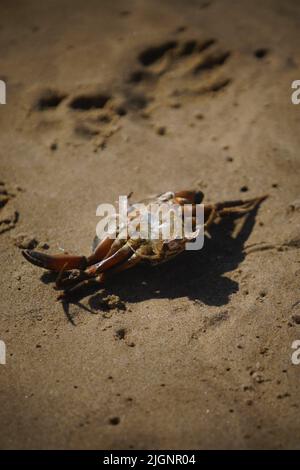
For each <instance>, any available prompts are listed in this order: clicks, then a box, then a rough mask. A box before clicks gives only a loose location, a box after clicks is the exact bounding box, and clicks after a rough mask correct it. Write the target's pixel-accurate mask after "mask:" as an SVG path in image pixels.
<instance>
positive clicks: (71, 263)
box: [22, 250, 87, 272]
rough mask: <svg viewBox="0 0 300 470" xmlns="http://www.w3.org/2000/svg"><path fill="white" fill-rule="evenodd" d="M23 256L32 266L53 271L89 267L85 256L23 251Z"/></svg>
mask: <svg viewBox="0 0 300 470" xmlns="http://www.w3.org/2000/svg"><path fill="white" fill-rule="evenodd" d="M22 255H23V256H24V258H25V259H26V260H27V261H29V262H30V263H31V264H34V265H35V266H39V267H40V268H44V269H50V270H51V271H58V272H59V271H62V270H64V271H68V270H70V269H81V270H83V269H85V268H86V267H87V260H86V258H85V257H84V256H74V255H66V254H59V255H46V254H45V253H40V252H39V251H33V250H23V251H22Z"/></svg>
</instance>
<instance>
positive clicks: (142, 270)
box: [42, 209, 257, 314]
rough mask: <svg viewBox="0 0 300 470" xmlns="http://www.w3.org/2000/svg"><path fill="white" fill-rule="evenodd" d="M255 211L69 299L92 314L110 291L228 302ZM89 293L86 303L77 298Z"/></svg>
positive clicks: (141, 297) (130, 297) (133, 297)
mask: <svg viewBox="0 0 300 470" xmlns="http://www.w3.org/2000/svg"><path fill="white" fill-rule="evenodd" d="M256 213H257V209H255V210H253V211H252V212H250V213H249V214H247V215H246V216H244V217H243V218H241V217H228V218H226V219H222V220H221V221H220V222H219V223H218V224H215V225H214V226H213V227H212V228H211V230H210V235H211V238H208V237H205V241H204V246H203V248H202V249H201V250H199V251H186V252H184V253H182V254H181V255H179V256H177V257H176V258H174V259H173V260H171V261H169V262H168V263H165V264H162V265H159V266H155V267H149V266H145V265H140V266H137V267H135V268H134V269H132V270H128V271H124V272H123V273H122V274H119V275H118V276H116V277H115V278H113V279H111V281H110V282H109V284H107V285H106V286H105V288H103V287H101V288H99V287H96V286H91V288H88V289H85V290H83V291H82V292H81V294H80V296H79V297H76V298H74V299H72V300H70V301H69V302H68V304H70V303H73V304H76V305H79V306H80V307H82V308H83V309H84V310H86V311H89V312H90V313H97V312H100V311H101V312H103V298H104V297H106V296H107V295H110V294H113V295H117V296H118V297H119V298H120V301H121V302H124V303H125V302H129V303H137V302H141V301H145V300H149V299H164V298H167V299H176V298H180V297H187V298H188V299H190V300H193V301H199V302H201V303H204V304H206V305H210V306H223V305H226V304H227V303H228V302H229V300H230V296H231V295H232V294H234V293H236V292H237V291H238V290H239V284H238V282H236V281H235V280H232V279H230V278H229V277H227V276H226V273H228V272H231V271H233V270H235V269H237V268H238V266H239V265H240V263H241V262H242V261H243V260H244V258H245V253H244V245H245V243H246V241H247V240H248V238H249V236H250V234H251V232H252V230H253V227H254V225H255V218H256ZM237 224H238V226H239V229H238V233H236V230H237ZM42 280H43V282H45V283H49V282H52V281H53V274H51V273H45V274H44V275H43V276H42ZM87 296H89V297H88V305H89V306H85V305H83V304H82V303H81V302H80V300H81V299H82V298H84V297H87ZM64 310H65V312H66V314H67V312H68V306H67V307H66V306H64Z"/></svg>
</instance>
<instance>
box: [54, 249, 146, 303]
mask: <svg viewBox="0 0 300 470" xmlns="http://www.w3.org/2000/svg"><path fill="white" fill-rule="evenodd" d="M140 261H141V259H140V257H139V256H138V255H136V254H135V253H134V254H133V255H132V256H131V258H129V259H127V260H126V261H124V262H123V263H121V264H120V265H118V266H115V267H113V268H111V269H109V270H108V271H106V272H103V273H101V274H100V275H99V276H96V277H93V278H90V279H85V280H83V281H81V282H79V283H78V284H76V285H75V286H74V287H72V288H71V289H67V290H65V292H63V293H62V294H60V295H59V296H58V297H57V300H65V299H67V298H68V297H70V296H72V295H74V294H75V295H76V294H77V293H78V292H79V290H81V289H82V288H84V287H88V286H89V285H92V284H98V285H102V284H104V283H105V281H106V279H107V278H108V277H111V276H113V275H115V274H117V273H120V272H122V271H125V270H127V269H130V268H133V267H134V266H135V265H136V264H138V263H139V262H140Z"/></svg>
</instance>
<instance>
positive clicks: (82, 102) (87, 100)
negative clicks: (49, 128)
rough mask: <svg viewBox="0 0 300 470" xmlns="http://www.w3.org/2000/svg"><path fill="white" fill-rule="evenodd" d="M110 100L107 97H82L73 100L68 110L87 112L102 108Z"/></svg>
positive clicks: (99, 95)
mask: <svg viewBox="0 0 300 470" xmlns="http://www.w3.org/2000/svg"><path fill="white" fill-rule="evenodd" d="M109 99H110V96H109V95H104V94H98V95H86V96H84V95H82V96H78V97H77V98H74V99H73V100H72V101H71V103H70V105H69V106H70V108H72V109H75V110H78V111H87V110H89V109H98V108H103V107H104V106H105V105H106V103H107V101H108V100H109Z"/></svg>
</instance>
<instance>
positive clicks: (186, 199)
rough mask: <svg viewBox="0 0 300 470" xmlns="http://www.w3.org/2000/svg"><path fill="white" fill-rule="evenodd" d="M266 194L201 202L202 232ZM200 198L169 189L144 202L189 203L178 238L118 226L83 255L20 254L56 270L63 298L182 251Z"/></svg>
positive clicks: (254, 204)
mask: <svg viewBox="0 0 300 470" xmlns="http://www.w3.org/2000/svg"><path fill="white" fill-rule="evenodd" d="M266 197H267V195H265V196H261V197H257V198H253V199H248V200H245V201H243V200H235V201H227V202H220V203H215V204H210V203H209V204H203V212H204V220H203V225H202V227H201V229H202V230H203V233H206V234H209V229H210V227H211V225H212V224H213V223H215V222H216V221H218V220H219V219H220V218H223V217H225V216H230V215H237V216H239V215H243V214H247V213H249V212H251V211H253V210H254V209H256V208H257V207H258V206H259V204H260V203H261V202H262V201H263V200H264V199H266ZM203 198H204V194H203V193H202V192H201V191H179V192H170V191H169V192H166V193H163V194H160V195H158V196H156V197H154V198H151V199H149V200H148V201H147V204H148V205H150V204H151V203H153V202H154V203H156V204H158V205H160V204H170V205H171V204H172V205H175V206H180V207H184V206H186V205H189V208H190V211H189V212H188V214H189V217H190V221H191V225H192V228H193V230H195V231H193V232H192V233H191V234H187V235H186V234H185V235H184V236H182V238H179V239H178V238H172V237H171V238H169V239H167V240H165V239H162V238H161V237H158V238H157V239H151V238H150V239H146V238H142V237H139V238H133V237H130V236H128V237H127V238H124V237H121V232H122V230H121V228H120V229H119V231H118V232H117V234H116V237H115V238H112V237H110V236H105V237H103V238H102V239H98V238H97V237H96V239H95V240H96V242H94V249H93V252H92V254H91V255H90V256H87V257H86V256H77V255H72V254H67V253H62V254H56V255H48V254H46V253H42V252H38V251H33V250H24V251H23V252H22V254H23V256H24V257H25V258H26V260H27V261H29V262H30V263H32V264H33V265H35V266H38V267H40V268H44V269H47V270H50V271H55V272H57V273H58V277H57V280H56V287H57V288H58V289H61V290H62V291H63V292H62V293H61V294H60V295H59V296H58V299H59V300H67V299H69V298H70V297H71V296H72V295H74V294H76V293H78V291H79V290H81V288H83V287H84V286H87V285H89V284H91V283H96V284H98V285H103V284H104V283H106V282H107V280H108V279H110V278H111V277H112V276H114V275H115V274H117V273H120V272H122V271H125V270H127V269H130V268H133V267H134V266H136V265H137V264H139V263H147V264H150V265H157V264H160V263H163V262H165V261H168V260H169V259H171V258H174V257H175V256H177V255H178V254H179V253H181V252H183V251H184V250H185V247H186V243H187V241H191V240H193V239H195V237H196V235H195V234H196V233H199V227H198V226H197V220H196V207H197V205H198V204H201V203H202V200H203ZM134 215H136V209H135V207H134V205H130V206H129V208H128V212H127V218H128V220H132V219H133V217H134ZM197 230H198V232H197ZM66 273H67V276H66Z"/></svg>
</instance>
